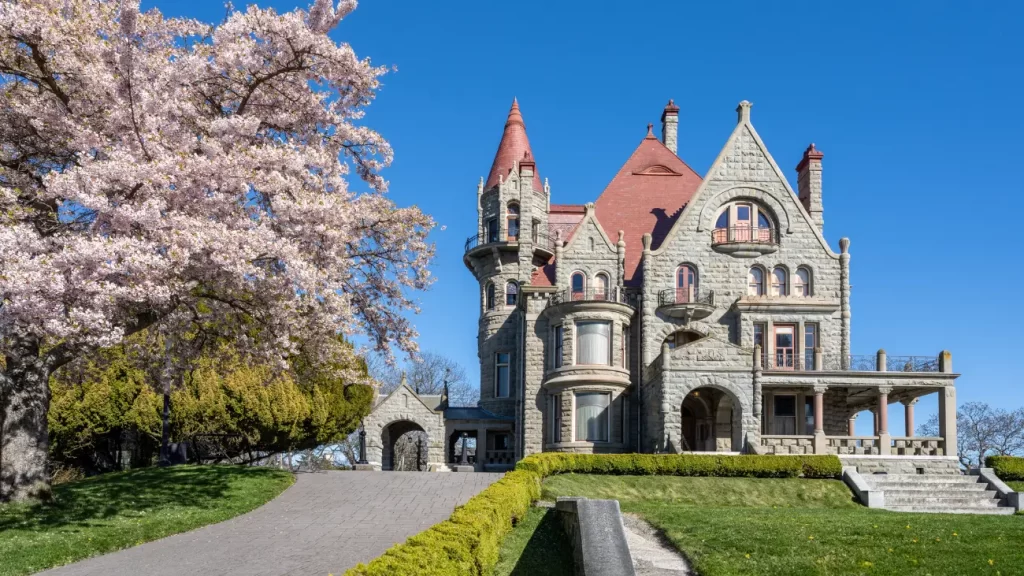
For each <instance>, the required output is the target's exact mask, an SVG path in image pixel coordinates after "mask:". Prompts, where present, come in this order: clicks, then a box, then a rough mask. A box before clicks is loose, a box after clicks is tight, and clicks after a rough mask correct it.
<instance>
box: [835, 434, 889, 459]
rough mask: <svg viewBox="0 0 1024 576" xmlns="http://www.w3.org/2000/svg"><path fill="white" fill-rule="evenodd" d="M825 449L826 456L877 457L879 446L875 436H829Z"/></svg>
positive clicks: (879, 450)
mask: <svg viewBox="0 0 1024 576" xmlns="http://www.w3.org/2000/svg"><path fill="white" fill-rule="evenodd" d="M826 441H827V442H826V445H825V449H826V450H827V453H828V454H840V455H850V454H854V455H877V454H880V453H881V445H880V444H879V439H878V437H877V436H829V437H827V438H826Z"/></svg>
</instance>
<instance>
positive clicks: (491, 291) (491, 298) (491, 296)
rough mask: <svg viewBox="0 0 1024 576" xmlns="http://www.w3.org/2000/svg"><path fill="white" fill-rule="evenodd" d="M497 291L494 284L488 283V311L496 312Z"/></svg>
mask: <svg viewBox="0 0 1024 576" xmlns="http://www.w3.org/2000/svg"><path fill="white" fill-rule="evenodd" d="M495 292H497V290H495V288H494V282H488V283H487V309H488V310H494V306H495V305H496V304H497V295H496V294H495Z"/></svg>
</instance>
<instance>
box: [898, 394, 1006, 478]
mask: <svg viewBox="0 0 1024 576" xmlns="http://www.w3.org/2000/svg"><path fill="white" fill-rule="evenodd" d="M918 434H920V435H921V436H938V435H939V416H938V415H937V414H933V415H932V417H931V418H929V419H928V421H927V422H925V423H924V424H922V425H921V426H919V427H918ZM956 436H957V441H956V442H957V454H956V456H957V458H959V460H960V464H961V465H962V466H963V467H964V468H971V467H981V466H984V465H985V457H986V456H992V455H998V456H1015V455H1021V454H1024V408H1018V409H1016V410H1004V409H1002V408H993V407H992V406H989V405H988V404H986V403H984V402H967V403H966V404H961V405H960V407H959V408H958V409H957V411H956Z"/></svg>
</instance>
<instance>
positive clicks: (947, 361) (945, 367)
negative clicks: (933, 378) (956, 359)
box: [939, 350, 953, 374]
mask: <svg viewBox="0 0 1024 576" xmlns="http://www.w3.org/2000/svg"><path fill="white" fill-rule="evenodd" d="M939 372H945V373H946V374H952V373H953V353H952V352H950V351H949V350H943V351H942V352H941V353H939Z"/></svg>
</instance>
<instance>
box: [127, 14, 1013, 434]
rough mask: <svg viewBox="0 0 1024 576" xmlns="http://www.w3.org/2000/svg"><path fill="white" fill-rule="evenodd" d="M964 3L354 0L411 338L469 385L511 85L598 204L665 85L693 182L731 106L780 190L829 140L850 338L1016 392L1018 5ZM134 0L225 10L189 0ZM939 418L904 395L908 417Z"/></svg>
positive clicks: (975, 391)
mask: <svg viewBox="0 0 1024 576" xmlns="http://www.w3.org/2000/svg"><path fill="white" fill-rule="evenodd" d="M238 4H239V5H242V2H239V3H238ZM259 4H260V5H262V6H274V7H275V8H277V9H279V10H290V9H292V8H294V7H296V6H306V5H307V3H306V2H304V1H303V2H295V1H294V0H292V1H286V0H274V1H261V2H259ZM971 4H972V3H964V2H961V3H952V2H886V3H881V2H858V3H845V4H844V5H840V4H839V3H833V2H817V3H803V2H801V3H795V2H793V3H785V4H783V3H774V2H773V3H768V2H728V3H721V2H704V3H700V4H698V3H681V2H668V1H666V2H631V3H611V2H589V3H583V2H540V1H528V0H520V1H517V2H514V3H498V2H481V1H479V0H477V1H463V0H450V1H447V2H414V1H402V2H399V1H396V0H363V1H362V2H361V3H360V7H359V8H358V9H357V10H356V11H355V12H354V13H353V14H352V15H351V16H350V17H349V18H348V19H346V20H345V21H344V22H343V23H342V24H341V26H340V27H339V28H338V30H336V31H335V32H334V34H333V36H334V37H335V38H336V39H338V40H341V41H345V42H348V43H350V44H351V45H352V46H353V48H354V49H355V50H356V53H357V54H359V55H360V56H363V57H369V58H371V59H372V61H373V62H374V63H376V64H387V65H389V66H391V65H394V66H397V67H398V72H396V73H391V74H388V75H387V76H386V77H385V79H384V86H383V89H382V90H381V92H380V95H379V98H378V100H377V101H376V102H375V103H374V104H373V106H372V107H371V108H370V109H369V111H368V113H367V116H366V119H365V122H366V123H367V124H368V125H370V126H372V127H373V128H375V129H377V130H378V131H380V132H382V133H383V134H384V135H385V136H386V137H387V138H388V139H389V140H390V141H391V143H392V144H393V146H394V148H395V162H394V164H393V166H392V167H391V168H390V169H388V170H387V172H386V176H387V178H388V179H389V180H390V181H391V196H392V197H393V199H394V200H395V201H396V202H398V203H399V204H412V203H415V204H417V205H419V206H420V207H421V208H422V209H423V210H424V211H426V212H428V213H430V214H431V215H433V216H434V218H435V219H436V220H437V222H438V224H440V225H444V226H445V227H446V229H445V230H443V231H442V230H440V229H438V230H437V231H436V232H435V233H434V235H433V238H434V240H435V241H436V243H437V259H436V262H435V264H434V267H433V271H434V274H435V276H436V277H437V282H436V283H435V284H434V286H433V288H432V289H431V290H430V292H429V293H426V294H424V295H423V296H422V299H421V303H422V307H423V313H422V314H421V315H420V316H419V317H418V318H417V319H416V325H417V327H418V329H419V331H420V333H421V340H420V342H421V346H422V348H423V349H424V350H432V351H435V352H439V353H442V354H445V355H448V356H451V357H453V358H455V359H457V360H458V361H460V362H461V363H462V364H463V365H464V366H465V367H466V368H467V371H468V372H469V373H470V375H471V377H473V378H474V379H475V378H476V373H477V371H478V368H477V366H478V364H477V358H476V325H477V304H476V301H477V298H478V296H477V294H478V293H477V290H478V288H477V286H476V283H475V281H474V280H473V277H472V275H471V274H470V273H469V272H468V271H467V270H466V268H465V266H464V265H463V263H462V253H463V242H464V240H465V238H466V237H467V236H469V235H470V234H473V233H475V229H476V228H475V227H476V221H475V219H476V209H475V195H476V184H477V182H478V180H479V179H480V177H481V176H486V174H487V171H488V169H489V168H490V163H491V160H492V158H493V155H494V152H495V148H496V146H497V144H498V140H499V138H500V136H501V131H502V126H503V123H504V120H505V116H506V114H507V112H508V108H509V105H510V103H511V100H512V97H513V96H517V97H518V98H519V103H520V105H521V108H522V112H523V116H524V118H525V121H526V126H527V131H528V133H529V136H530V142H531V144H532V147H533V151H534V156H535V157H536V159H537V167H538V170H539V172H540V174H541V176H542V177H546V178H549V179H550V182H551V188H552V195H553V196H552V200H553V201H554V202H557V203H583V202H587V201H592V200H595V199H596V198H597V197H598V195H599V194H600V193H601V191H602V190H603V189H604V186H605V185H606V184H607V183H608V181H609V180H610V179H611V178H612V176H613V175H614V174H615V173H616V171H618V169H619V167H620V166H621V164H622V163H623V162H625V160H626V158H627V157H628V156H629V154H630V152H632V150H633V148H635V147H636V145H637V144H638V143H639V141H640V139H641V138H643V136H644V134H645V132H646V126H647V123H648V122H653V123H655V124H656V125H657V124H658V121H659V117H660V113H661V109H662V108H663V107H664V105H665V102H666V101H667V100H668V99H669V98H674V99H675V101H676V103H677V104H678V105H679V106H680V107H681V110H680V115H679V141H680V142H679V153H680V156H681V157H682V158H683V159H684V160H685V161H686V162H687V163H688V164H690V165H691V166H692V167H693V168H694V169H695V170H697V172H698V173H700V174H704V173H705V172H706V171H707V169H708V167H709V166H710V165H711V162H712V161H713V160H714V158H715V156H716V155H717V154H718V152H719V150H720V149H721V147H722V145H723V144H724V143H725V140H726V138H727V137H728V135H729V133H730V130H731V129H732V127H733V125H734V123H735V118H736V117H735V113H734V111H733V110H734V108H735V107H736V104H737V102H739V101H740V100H744V99H746V100H750V101H751V102H753V103H754V107H753V111H752V115H751V117H752V120H753V123H754V125H755V126H756V127H757V130H758V132H759V133H760V135H761V137H762V138H763V139H764V141H765V143H766V144H767V146H768V148H769V150H770V151H771V153H772V155H773V156H774V157H775V160H776V161H777V162H778V164H779V165H780V167H782V169H783V170H785V171H786V172H787V177H788V178H789V179H790V184H791V185H794V186H795V183H796V180H795V173H794V172H793V168H794V167H795V166H796V164H797V162H798V161H799V159H800V156H801V153H802V151H803V149H804V148H805V147H806V146H807V145H808V144H809V143H810V142H815V143H816V144H817V147H818V148H819V149H820V150H822V151H823V152H824V153H825V158H824V194H823V198H824V206H825V236H826V238H827V239H828V241H829V243H830V244H831V245H832V246H833V249H835V250H837V251H838V242H839V238H840V237H842V236H849V237H850V238H851V248H850V251H851V254H852V260H851V267H852V272H851V275H852V284H853V286H854V289H853V293H852V294H853V304H852V306H853V324H852V326H853V336H852V339H853V351H854V353H858V354H872V353H874V352H875V351H876V350H877V349H878V348H885V349H886V350H887V351H888V352H889V354H890V355H932V354H936V353H938V351H940V350H942V349H948V350H951V351H952V353H953V363H954V368H955V370H956V371H958V372H962V373H963V377H962V378H960V380H958V401H959V402H960V403H963V402H966V401H971V400H980V401H986V402H990V403H992V404H995V405H999V406H1003V407H1016V406H1020V405H1022V404H1024V386H1021V377H1020V375H1019V372H1015V369H1014V367H1013V363H1014V362H1019V361H1020V360H1021V357H1022V356H1024V354H1022V355H1021V356H1018V354H1021V353H1020V352H1019V351H1018V348H1016V346H1017V345H1018V342H1017V341H1016V340H1015V339H1016V338H1017V336H1018V335H1019V334H1020V332H1021V330H1022V326H1021V320H1022V313H1021V309H1022V308H1021V307H1020V302H1021V301H1020V299H1019V296H1018V294H1019V292H1018V290H1019V289H1020V287H1021V286H1022V284H1024V274H1022V272H1021V269H1022V265H1021V264H1019V263H1017V262H1016V258H1015V256H1016V255H1017V254H1018V253H1021V252H1022V250H1021V249H1020V247H1021V246H1024V228H1022V227H1021V226H1020V224H1019V223H1018V222H1017V217H1016V216H1014V214H1016V210H1017V208H1018V207H1019V206H1020V202H1021V200H1020V198H1021V196H1022V193H1024V180H1022V179H1021V177H1020V175H1019V167H1020V166H1021V161H1020V159H1019V157H1018V156H1016V154H1017V153H1016V152H1014V150H1017V148H1016V146H1018V145H1019V143H1020V141H1021V132H1022V128H1024V121H1022V120H1021V111H1020V108H1021V105H1022V104H1021V92H1022V91H1024V90H1022V89H1024V73H1022V72H1024V70H1022V64H1021V60H1022V57H1024V47H1022V43H1021V41H1020V39H1019V34H1018V32H1019V30H1018V25H1019V23H1020V22H1022V21H1024V6H1022V5H1021V4H1019V3H1010V2H1002V3H998V2H991V3H984V5H983V7H982V5H971ZM152 6H157V7H159V8H160V9H161V10H163V11H164V12H165V13H167V14H170V15H187V16H191V17H195V18H199V19H201V20H205V21H210V22H214V21H218V20H220V19H221V18H222V17H223V15H224V8H223V6H222V5H221V4H219V3H217V2H210V1H208V0H203V1H199V0H175V1H171V0H155V1H154V0H144V1H143V7H144V8H149V7H152ZM995 214H1002V216H1001V217H1000V218H995V217H994V215H995ZM898 408H899V405H893V406H891V407H890V412H891V415H890V429H891V430H900V429H901V428H902V426H903V417H902V410H899V409H898ZM934 410H935V402H934V399H933V398H926V399H924V400H922V404H921V405H920V406H919V408H918V418H917V419H918V421H919V422H923V421H924V419H925V417H926V415H927V414H928V413H929V412H934ZM864 420H865V419H864V418H861V419H860V421H861V422H860V423H859V426H863V427H864V428H860V429H859V430H860V431H861V432H864V431H866V430H867V427H869V426H870V421H867V422H864Z"/></svg>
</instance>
